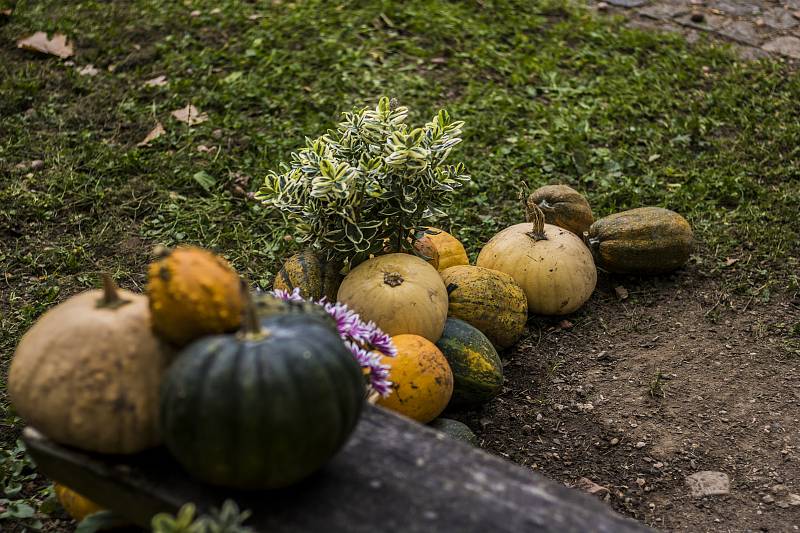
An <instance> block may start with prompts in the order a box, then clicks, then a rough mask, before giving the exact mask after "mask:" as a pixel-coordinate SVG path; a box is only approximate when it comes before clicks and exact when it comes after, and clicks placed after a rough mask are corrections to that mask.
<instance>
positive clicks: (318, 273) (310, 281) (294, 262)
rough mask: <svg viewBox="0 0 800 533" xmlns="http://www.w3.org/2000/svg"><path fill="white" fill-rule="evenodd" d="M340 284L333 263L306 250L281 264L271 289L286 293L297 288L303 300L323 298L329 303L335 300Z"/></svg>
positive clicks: (339, 275) (336, 269)
mask: <svg viewBox="0 0 800 533" xmlns="http://www.w3.org/2000/svg"><path fill="white" fill-rule="evenodd" d="M341 282H342V276H341V274H339V269H338V268H336V266H335V265H334V263H331V262H325V261H323V260H322V259H320V257H319V255H317V254H316V253H315V252H314V251H313V250H311V249H306V250H304V251H302V252H300V253H298V254H294V255H293V256H291V257H290V258H289V259H287V260H286V261H285V262H284V263H283V267H282V268H281V269H280V271H279V272H278V275H277V276H275V281H274V282H273V284H272V288H273V289H280V290H283V291H286V292H292V291H293V290H294V289H295V288H299V289H300V296H302V297H303V298H306V299H311V300H315V301H316V300H320V299H321V298H323V297H325V298H327V299H328V300H329V301H330V300H336V291H337V290H338V289H339V285H340V284H341Z"/></svg>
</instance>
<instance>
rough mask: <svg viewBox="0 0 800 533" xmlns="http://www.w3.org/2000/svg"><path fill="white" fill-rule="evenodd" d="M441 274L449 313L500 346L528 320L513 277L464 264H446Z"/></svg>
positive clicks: (509, 342) (510, 341) (524, 299)
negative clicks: (447, 266) (445, 268)
mask: <svg viewBox="0 0 800 533" xmlns="http://www.w3.org/2000/svg"><path fill="white" fill-rule="evenodd" d="M441 275H442V280H443V281H444V284H445V287H446V288H447V292H448V298H449V307H448V311H447V313H448V315H449V316H451V317H455V318H460V319H461V320H463V321H465V322H467V323H469V324H472V325H473V326H474V327H476V328H478V329H479V330H480V331H481V332H483V334H484V335H486V336H487V337H489V340H491V341H492V342H493V343H494V344H496V345H497V346H499V347H501V348H507V347H509V346H511V345H512V344H514V343H515V342H517V340H519V338H520V337H521V336H522V334H523V333H524V332H525V323H526V322H527V321H528V299H527V297H526V296H525V292H524V291H523V290H522V288H521V287H520V286H519V285H518V284H517V282H516V281H514V278H512V277H511V276H510V275H508V274H505V273H503V272H499V271H497V270H490V269H488V268H482V267H478V266H468V265H467V266H455V267H450V268H448V269H447V270H445V271H444V272H442V273H441Z"/></svg>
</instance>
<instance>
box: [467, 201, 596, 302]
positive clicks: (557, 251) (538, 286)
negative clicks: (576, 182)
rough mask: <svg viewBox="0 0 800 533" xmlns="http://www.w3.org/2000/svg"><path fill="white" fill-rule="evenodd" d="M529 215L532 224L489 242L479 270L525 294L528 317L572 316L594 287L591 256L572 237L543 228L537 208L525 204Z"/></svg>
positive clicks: (509, 230)
mask: <svg viewBox="0 0 800 533" xmlns="http://www.w3.org/2000/svg"><path fill="white" fill-rule="evenodd" d="M528 209H529V212H528V218H529V220H531V222H530V223H525V224H517V225H515V226H511V227H510V228H506V229H504V230H503V231H501V232H500V233H498V234H497V235H495V236H494V237H492V239H491V240H490V241H489V242H488V243H486V246H484V248H483V250H481V253H480V254H479V255H478V261H477V265H478V266H480V267H484V268H492V269H494V270H499V271H500V272H505V273H506V274H509V275H510V276H511V277H513V278H514V280H515V281H516V282H517V283H518V284H519V286H520V287H522V290H523V291H525V296H527V298H528V310H529V311H530V312H532V313H538V314H542V315H566V314H569V313H572V312H573V311H575V310H577V309H578V308H580V307H581V306H582V305H583V304H584V303H586V300H588V299H589V297H590V296H591V295H592V291H594V287H595V285H596V283H597V269H596V268H595V266H594V261H593V259H592V254H591V253H590V252H589V250H588V248H586V246H585V245H584V244H583V242H582V241H581V240H580V239H579V238H578V237H577V236H576V235H575V234H574V233H572V232H571V231H569V230H566V229H564V228H560V227H558V226H553V225H551V224H545V223H544V216H543V214H542V212H541V210H540V209H539V208H538V207H537V206H536V205H535V204H532V203H529V206H528Z"/></svg>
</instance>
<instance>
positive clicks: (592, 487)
mask: <svg viewBox="0 0 800 533" xmlns="http://www.w3.org/2000/svg"><path fill="white" fill-rule="evenodd" d="M575 488H578V489H581V490H582V491H584V492H588V493H589V494H603V493H609V492H611V491H610V490H608V488H606V487H604V486H602V485H598V484H597V483H595V482H594V481H592V480H591V479H589V478H587V477H582V478H580V479H579V480H578V481H577V483H575Z"/></svg>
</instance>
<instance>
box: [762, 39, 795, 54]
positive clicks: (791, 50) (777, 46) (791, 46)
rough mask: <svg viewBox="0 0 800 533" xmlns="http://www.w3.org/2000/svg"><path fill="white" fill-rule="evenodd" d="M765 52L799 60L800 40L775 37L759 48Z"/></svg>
mask: <svg viewBox="0 0 800 533" xmlns="http://www.w3.org/2000/svg"><path fill="white" fill-rule="evenodd" d="M761 48H762V49H764V50H766V51H767V52H773V53H776V54H781V55H785V56H788V57H791V58H794V59H800V38H797V37H794V36H792V35H785V36H783V37H777V38H775V39H772V40H771V41H768V42H767V43H766V44H764V46H762V47H761Z"/></svg>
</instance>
